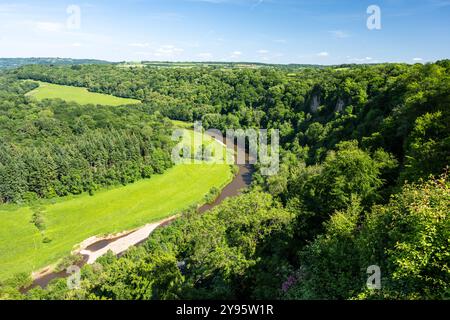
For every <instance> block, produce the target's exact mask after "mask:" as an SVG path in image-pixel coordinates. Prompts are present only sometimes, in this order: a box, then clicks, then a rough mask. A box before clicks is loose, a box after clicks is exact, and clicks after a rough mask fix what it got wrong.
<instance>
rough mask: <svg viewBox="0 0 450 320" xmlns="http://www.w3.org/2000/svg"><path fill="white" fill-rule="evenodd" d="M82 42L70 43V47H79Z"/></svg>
mask: <svg viewBox="0 0 450 320" xmlns="http://www.w3.org/2000/svg"><path fill="white" fill-rule="evenodd" d="M81 46H82V44H81V43H79V42H75V43H72V47H81Z"/></svg>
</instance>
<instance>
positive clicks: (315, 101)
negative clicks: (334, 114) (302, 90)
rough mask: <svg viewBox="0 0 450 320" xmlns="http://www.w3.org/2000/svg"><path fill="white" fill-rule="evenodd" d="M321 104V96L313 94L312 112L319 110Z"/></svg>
mask: <svg viewBox="0 0 450 320" xmlns="http://www.w3.org/2000/svg"><path fill="white" fill-rule="evenodd" d="M319 106H320V97H318V96H313V98H312V101H311V112H312V113H316V112H317V110H319Z"/></svg>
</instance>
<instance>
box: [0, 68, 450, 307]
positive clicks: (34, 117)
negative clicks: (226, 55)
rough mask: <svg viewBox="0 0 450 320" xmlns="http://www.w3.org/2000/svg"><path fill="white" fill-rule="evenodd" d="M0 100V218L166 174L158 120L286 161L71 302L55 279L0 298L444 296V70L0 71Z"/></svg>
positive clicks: (89, 277) (448, 108)
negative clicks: (266, 149) (39, 203)
mask: <svg viewBox="0 0 450 320" xmlns="http://www.w3.org/2000/svg"><path fill="white" fill-rule="evenodd" d="M27 79H32V80H35V81H43V82H47V83H53V84H58V85H68V86H78V87H85V88H87V89H88V90H90V91H92V92H96V93H102V94H110V95H114V96H117V97H123V98H131V99H137V100H140V101H141V102H142V103H141V104H137V105H132V106H119V107H113V108H112V107H103V106H94V105H90V106H79V105H77V104H75V103H68V102H64V101H62V100H44V101H42V102H37V101H34V100H32V99H33V98H30V97H27V96H25V94H26V93H27V92H29V91H31V90H33V89H35V88H36V86H37V84H36V83H35V82H32V81H23V80H27ZM0 97H1V99H0V101H1V105H0V108H1V109H0V110H1V113H0V132H1V135H2V142H1V143H2V145H1V149H0V150H1V151H0V176H1V177H2V178H1V180H0V181H1V184H2V185H1V186H0V198H1V199H2V201H3V202H5V203H11V204H5V206H6V207H8V206H22V205H23V203H24V202H26V201H36V199H43V198H50V199H55V197H59V196H65V195H68V194H77V193H81V192H91V193H95V192H99V191H98V190H100V189H101V188H104V187H107V186H110V185H114V184H117V183H122V184H131V183H133V182H135V181H137V180H138V179H140V178H145V177H147V176H149V175H153V174H154V173H162V172H165V171H166V170H167V169H168V168H169V167H171V164H170V160H169V149H170V143H169V142H168V141H169V140H167V139H168V137H169V132H168V131H169V128H170V127H171V126H169V125H165V124H166V123H168V122H166V121H168V120H166V119H167V118H170V119H173V120H179V121H188V122H192V121H194V120H201V121H202V123H203V126H204V127H205V128H206V129H208V128H216V129H220V130H224V129H226V128H269V129H270V128H274V129H279V130H280V141H281V149H282V150H281V163H280V170H279V172H278V174H277V175H275V176H271V177H266V176H262V175H261V174H259V172H258V166H256V173H255V175H254V182H253V184H252V186H251V188H250V189H249V190H248V191H247V192H246V193H244V194H242V195H240V196H239V197H236V198H231V199H228V200H226V201H225V202H223V203H222V204H221V205H219V206H218V207H216V208H214V209H213V210H211V211H209V212H206V213H204V214H198V213H196V211H195V210H181V211H182V217H181V218H180V219H178V220H177V221H175V222H174V223H173V224H171V225H170V226H167V227H165V228H161V229H158V230H157V231H156V232H155V233H153V234H152V235H151V237H150V238H149V239H148V240H147V242H146V243H145V244H144V245H142V246H140V247H137V248H133V249H131V250H129V251H128V252H127V253H126V254H125V255H124V256H122V257H120V258H117V257H114V256H113V255H107V256H104V257H102V258H100V260H99V261H98V263H97V264H95V265H92V266H85V267H84V268H83V269H82V274H81V287H80V288H79V289H77V290H69V289H68V288H67V285H66V282H65V280H56V281H55V282H54V283H52V284H50V286H49V287H48V288H46V289H40V288H36V289H33V290H31V291H29V292H28V293H27V294H21V293H20V292H19V290H18V289H19V288H20V287H21V286H23V285H25V284H27V283H28V282H29V275H28V274H17V275H15V276H14V277H11V278H10V279H8V280H5V281H3V282H2V285H1V289H0V297H1V298H4V299H224V298H227V299H239V298H252V299H268V298H269V299H270V298H273V299H448V298H450V271H449V270H450V249H449V248H450V246H449V244H450V243H449V241H450V216H449V215H450V190H449V179H448V164H449V163H450V126H449V121H450V61H448V60H444V61H438V62H436V63H432V64H426V65H421V64H416V65H406V64H381V65H372V66H352V65H349V66H339V67H327V68H314V67H295V66H292V67H289V66H284V67H269V66H268V67H264V66H262V67H259V68H254V69H240V68H227V69H224V68H221V67H220V66H218V67H215V66H208V67H196V66H193V67H192V68H178V67H173V68H170V67H164V68H159V67H154V66H143V67H142V66H141V67H136V68H135V67H132V66H131V67H129V68H123V67H119V66H116V65H80V66H79V65H77V66H40V65H34V66H25V67H20V68H16V69H12V70H8V71H5V72H4V73H3V74H2V76H1V82H0ZM143 122H145V124H144V123H143ZM74 136H76V139H74V138H73V137H74ZM150 136H151V137H152V139H149V137H150ZM150 141H151V142H150ZM50 142H51V143H50ZM106 146H111V147H109V148H107V147H106ZM112 146H114V147H112ZM134 146H139V148H136V150H135V149H134V148H133V147H134ZM58 148H60V149H62V150H64V152H62V151H61V150H58ZM115 148H119V150H118V151H117V152H115ZM147 148H148V149H147ZM66 149H67V150H66ZM137 149H140V150H137ZM142 150H144V151H145V152H142ZM75 154H76V155H77V156H71V155H75ZM112 155H114V156H112ZM144 155H145V156H144ZM91 157H92V158H91ZM49 159H52V160H53V162H52V161H51V160H49ZM80 159H81V160H80ZM106 159H108V160H109V159H116V160H114V161H113V163H110V162H109V161H108V160H106ZM55 161H57V162H55ZM116 161H117V162H116ZM52 166H53V167H52ZM58 170H59V171H58ZM64 170H66V171H64ZM169 170H170V169H169ZM12 203H15V204H12ZM36 212H38V214H37V215H36V216H35V218H34V219H33V221H34V224H35V225H36V226H38V225H41V221H40V214H39V212H40V211H36ZM7 215H8V210H5V212H4V213H2V219H3V220H7V219H14V218H11V217H9V216H8V217H7V218H4V217H3V216H5V217H6V216H7ZM43 216H44V223H45V214H43ZM30 217H31V213H30ZM30 219H31V218H30ZM24 223H25V220H24ZM26 223H29V221H27V222H26ZM30 225H31V224H30ZM11 228H13V227H11ZM41 232H42V233H43V234H44V236H45V237H50V238H51V234H49V233H48V232H47V231H46V230H45V229H43V230H42V231H41ZM371 265H378V266H379V267H380V269H381V272H382V279H381V281H382V287H381V289H380V290H369V289H367V287H366V280H367V277H368V275H367V273H366V270H367V267H368V266H371ZM2 267H3V262H2Z"/></svg>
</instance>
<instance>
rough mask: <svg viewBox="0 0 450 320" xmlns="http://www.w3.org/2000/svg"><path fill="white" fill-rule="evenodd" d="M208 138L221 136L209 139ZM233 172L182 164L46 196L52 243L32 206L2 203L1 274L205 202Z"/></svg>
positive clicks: (47, 262)
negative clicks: (117, 183) (90, 189)
mask: <svg viewBox="0 0 450 320" xmlns="http://www.w3.org/2000/svg"><path fill="white" fill-rule="evenodd" d="M195 135H198V134H197V133H196V134H195ZM193 136H194V133H193V131H192V130H189V131H188V130H185V132H184V139H188V138H192V137H193ZM184 141H185V140H184ZM186 141H187V140H186ZM204 144H205V145H211V144H216V145H217V142H215V141H212V140H211V139H210V140H209V141H208V142H206V143H204ZM219 146H220V145H219ZM220 147H222V148H223V146H220ZM218 149H219V147H218ZM218 157H219V155H217V156H216V158H218ZM232 178H233V174H232V171H231V169H230V166H229V165H226V164H213V163H205V162H203V163H201V164H195V165H190V164H179V165H176V166H175V167H173V168H171V169H169V170H168V171H166V172H165V173H164V174H162V175H155V176H153V177H152V178H151V179H146V180H141V181H139V182H136V183H134V184H131V185H127V186H121V187H116V188H111V189H108V190H102V191H98V192H96V193H95V195H93V196H89V195H88V194H83V195H80V196H71V197H65V198H59V199H50V200H44V201H43V202H42V207H43V208H44V213H43V217H44V221H45V225H46V230H45V237H47V238H49V239H50V240H51V241H50V242H48V243H44V241H43V235H41V233H40V232H39V231H38V230H37V228H36V227H35V226H34V224H33V223H31V220H32V210H31V209H30V207H26V206H17V205H3V206H0V220H1V221H2V224H1V225H0V280H4V279H7V278H9V277H11V276H13V275H14V274H16V273H19V272H32V271H36V270H39V269H41V268H43V267H45V266H47V265H51V264H54V263H56V262H57V261H58V260H59V259H61V258H63V257H65V256H67V255H68V254H69V253H70V252H71V251H72V250H73V248H74V247H75V246H76V245H77V244H79V243H81V242H82V241H83V240H85V239H87V238H89V237H91V236H95V235H104V234H112V233H117V232H121V231H124V230H129V229H133V228H135V227H139V226H143V225H145V224H147V223H150V222H155V221H158V220H161V219H163V218H166V217H169V216H171V215H174V214H177V213H179V212H180V211H182V210H183V209H186V208H188V207H190V206H192V205H201V204H203V203H205V196H206V195H207V194H208V193H209V191H210V190H211V189H212V188H213V187H216V188H219V189H222V188H223V187H225V185H227V184H228V183H229V182H231V180H232Z"/></svg>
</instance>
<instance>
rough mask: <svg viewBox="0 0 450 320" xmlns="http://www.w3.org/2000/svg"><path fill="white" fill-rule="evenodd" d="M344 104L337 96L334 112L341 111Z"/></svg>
mask: <svg viewBox="0 0 450 320" xmlns="http://www.w3.org/2000/svg"><path fill="white" fill-rule="evenodd" d="M344 105H345V103H344V100H342V99H341V98H339V99H338V101H337V103H336V108H335V109H334V112H342V111H343V110H344Z"/></svg>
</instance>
